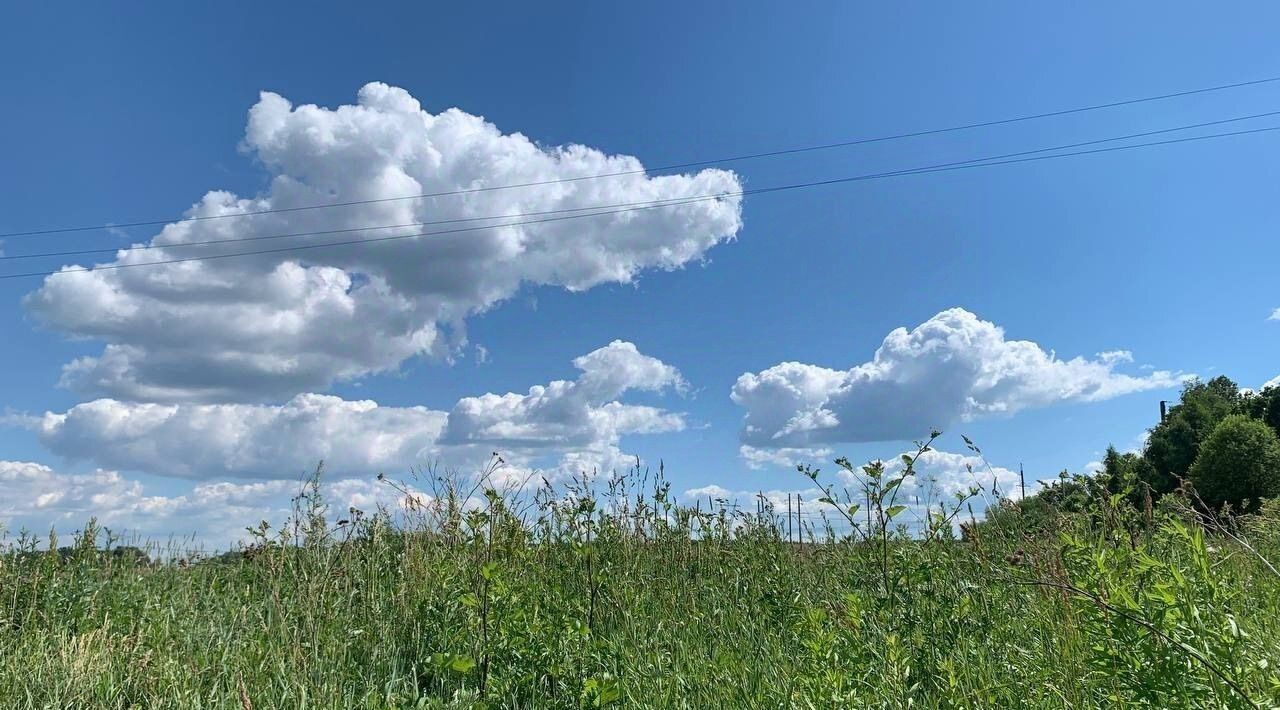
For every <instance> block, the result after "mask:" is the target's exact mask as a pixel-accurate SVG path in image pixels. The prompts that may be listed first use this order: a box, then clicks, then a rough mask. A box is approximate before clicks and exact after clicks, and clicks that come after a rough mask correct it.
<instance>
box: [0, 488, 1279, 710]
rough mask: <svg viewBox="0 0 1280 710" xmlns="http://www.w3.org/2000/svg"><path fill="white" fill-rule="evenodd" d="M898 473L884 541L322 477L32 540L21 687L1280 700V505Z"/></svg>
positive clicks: (4, 567) (497, 698)
mask: <svg viewBox="0 0 1280 710" xmlns="http://www.w3.org/2000/svg"><path fill="white" fill-rule="evenodd" d="M882 475H883V474H882ZM888 483H892V481H887V482H880V483H877V482H874V481H872V484H873V489H872V493H871V494H868V495H865V497H864V500H865V501H866V503H865V504H866V505H868V507H871V508H873V509H874V510H875V514H874V515H873V516H871V521H872V524H871V528H870V529H866V528H864V529H862V530H861V531H860V533H859V534H856V535H854V536H853V537H852V538H851V539H844V540H838V541H834V542H831V541H826V542H824V541H823V539H824V538H825V537H826V532H827V531H825V530H824V531H821V534H818V533H815V534H814V536H813V537H814V538H815V542H813V543H810V542H809V540H810V537H809V535H808V534H806V537H805V540H806V543H805V544H798V543H789V542H787V541H786V540H785V539H784V537H783V534H781V533H779V529H780V528H785V526H784V525H781V524H780V521H779V520H778V519H777V518H775V517H774V516H772V514H771V513H770V512H769V511H767V510H766V511H764V512H763V513H762V514H758V515H757V514H755V513H751V514H740V513H734V512H732V511H729V510H716V511H712V512H707V511H706V510H705V508H704V509H702V510H697V509H690V508H686V507H681V506H678V505H675V504H674V503H673V502H672V501H671V500H670V499H669V497H668V495H667V492H666V491H667V488H666V486H665V485H663V484H661V483H659V484H658V485H657V486H646V487H645V490H642V491H637V490H631V489H627V488H626V486H627V485H635V481H632V483H631V484H628V483H627V482H625V481H624V482H621V483H618V484H615V486H614V487H613V488H612V489H611V490H610V491H605V492H601V493H599V494H592V493H591V492H590V491H589V490H587V489H585V488H583V487H579V488H577V489H576V491H575V492H574V493H572V494H570V495H563V494H562V495H561V496H559V497H557V498H555V499H552V498H551V496H550V495H549V493H548V492H547V491H542V492H540V493H539V494H538V495H537V496H536V497H529V498H527V499H525V498H523V497H510V496H508V497H505V498H504V497H503V496H502V495H499V494H497V493H494V492H491V493H489V494H488V495H483V496H479V497H478V499H477V500H478V502H475V504H473V505H464V504H463V501H462V498H463V497H464V496H460V495H458V494H456V493H450V490H452V489H445V490H443V491H437V492H438V493H439V494H440V495H439V496H438V497H436V498H434V499H433V500H432V501H431V502H430V503H427V504H424V505H423V506H421V507H418V508H416V509H414V510H410V511H409V512H408V514H407V515H403V516H399V517H398V518H397V524H396V525H394V526H393V525H390V524H389V522H388V519H387V518H386V517H385V516H380V515H371V516H369V517H359V516H358V517H357V518H356V519H354V520H351V521H349V522H346V523H344V524H342V525H336V524H333V523H331V522H326V511H325V510H324V507H323V503H322V501H321V500H320V499H319V495H320V488H318V487H315V486H312V487H309V488H308V491H307V494H306V495H305V496H303V497H302V498H301V499H300V501H299V510H298V516H297V519H296V520H295V521H294V523H295V524H294V525H291V526H287V527H286V530H285V532H283V533H276V532H275V531H274V530H264V531H260V534H259V535H258V542H257V543H256V544H255V545H254V546H253V547H252V548H250V549H249V550H248V552H247V553H246V554H244V555H241V556H233V557H227V558H223V559H220V560H205V561H197V562H183V563H179V562H170V563H166V564H159V565H148V564H145V563H143V564H139V563H138V561H137V560H134V559H131V558H129V557H127V556H112V555H109V554H104V553H103V552H102V549H101V537H100V536H99V535H98V534H97V532H96V531H94V530H93V529H90V531H89V532H88V533H87V534H86V535H85V536H84V537H82V538H81V540H80V541H79V542H78V544H77V545H76V546H75V549H74V550H73V551H71V552H70V554H63V555H59V554H57V553H56V551H55V552H46V551H41V550H38V549H35V545H34V543H33V542H31V541H19V542H18V543H17V544H16V545H15V549H14V550H12V551H11V552H10V553H9V554H8V555H6V556H4V557H3V558H0V698H3V705H4V707H6V708H234V709H237V710H244V709H245V708H256V709H258V710H262V709H263V708H411V707H428V708H440V707H458V708H463V707H522V708H554V707H584V706H585V707H599V706H606V705H612V706H616V707H664V708H665V707H671V708H679V707H690V708H729V707H735V708H736V707H744V708H747V707H752V708H754V707H760V708H780V707H801V708H805V707H812V708H833V707H892V708H900V707H922V708H970V707H1002V708H1005V707H1049V708H1061V707H1085V708H1088V707H1158V708H1176V707H1197V708H1199V707H1232V708H1234V707H1254V706H1256V707H1272V706H1275V705H1277V704H1280V675H1278V671H1280V668H1278V666H1280V575H1278V574H1277V573H1276V572H1275V570H1274V569H1272V568H1271V567H1270V563H1269V562H1268V560H1275V559H1276V557H1277V553H1280V535H1278V534H1277V529H1278V528H1280V514H1277V510H1278V508H1277V507H1275V506H1269V507H1264V508H1263V510H1262V512H1261V513H1259V514H1258V515H1256V516H1253V517H1251V518H1248V519H1242V520H1239V521H1232V522H1231V523H1229V524H1222V525H1215V526H1213V529H1212V530H1210V531H1206V530H1205V529H1204V528H1203V526H1202V525H1201V523H1199V522H1196V521H1195V519H1193V518H1192V517H1191V516H1190V515H1189V514H1188V512H1187V511H1186V510H1179V509H1178V506H1176V505H1161V506H1158V507H1157V508H1156V509H1155V510H1143V509H1141V506H1139V507H1136V508H1135V507H1130V506H1129V504H1128V503H1126V502H1125V501H1124V500H1123V497H1120V496H1114V497H1111V498H1107V497H1105V496H1102V497H1099V498H1098V499H1097V500H1095V501H1094V505H1093V507H1092V508H1091V509H1090V511H1089V512H1087V513H1074V514H1070V515H1068V514H1064V513H1057V512H1054V511H1053V510H1048V511H1046V510H1044V509H1038V510H1037V514H1036V517H1035V520H1034V525H1032V524H1031V523H1029V522H1028V516H1026V515H1023V514H1022V513H1021V512H1020V510H1019V508H1018V507H1017V506H1014V505H1012V504H1009V503H1003V504H999V505H1001V506H1002V507H1001V512H1000V513H999V514H998V515H995V516H993V519H992V520H991V521H990V522H988V523H985V524H983V525H980V526H977V527H976V528H971V529H970V530H969V531H968V534H967V535H966V536H965V539H958V538H956V537H955V536H953V535H952V534H951V530H952V525H951V524H950V523H949V522H948V523H947V524H945V525H937V526H934V527H933V529H932V531H926V532H925V533H924V534H923V535H921V534H920V531H917V534H916V535H913V536H907V535H905V534H903V533H902V532H894V531H893V530H892V527H893V525H892V523H893V521H892V519H891V518H892V516H891V515H886V513H887V511H889V510H890V509H892V508H893V506H892V505H891V500H890V498H891V497H892V496H891V494H890V493H889V492H888V491H885V489H886V488H890V486H888V485H887V484H888ZM876 491H881V492H884V493H885V495H883V496H879V497H880V498H883V500H877V496H878V493H876ZM623 501H625V503H624V502H623ZM704 505H705V504H704ZM960 507H961V506H956V505H953V506H952V510H955V509H958V508H960ZM945 510H946V509H944V514H945ZM846 512H848V511H847V509H846ZM863 512H865V511H863ZM837 517H838V516H837ZM330 518H331V516H330ZM837 531H838V529H837ZM837 531H832V534H834V532H837ZM837 537H838V536H837ZM47 546H48V543H47V542H45V543H43V544H42V545H41V547H42V548H43V547H47Z"/></svg>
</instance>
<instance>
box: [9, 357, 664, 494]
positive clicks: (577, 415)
mask: <svg viewBox="0 0 1280 710" xmlns="http://www.w3.org/2000/svg"><path fill="white" fill-rule="evenodd" d="M573 364H574V366H575V367H577V368H578V369H579V370H580V371H581V374H580V375H579V376H578V378H577V379H575V380H555V381H553V382H551V383H549V384H546V385H537V386H534V387H531V388H530V389H529V391H528V392H527V393H524V394H518V393H507V394H485V395H482V396H479V397H466V398H463V399H461V400H459V401H458V402H457V403H456V404H455V405H454V406H453V408H452V409H451V410H450V411H448V412H445V411H438V410H432V409H428V408H426V407H389V406H382V405H379V404H378V403H376V402H373V401H369V400H361V401H350V400H344V399H342V398H339V397H335V396H330V395H320V394H302V395H298V396H296V397H294V398H293V399H291V400H289V401H288V402H286V403H285V404H283V405H264V404H191V403H176V404H156V403H136V402H126V401H120V400H115V399H98V400H94V401H91V402H86V403H83V404H79V405H76V406H75V407H72V408H71V409H69V410H67V411H66V412H63V413H54V412H48V413H46V414H44V415H43V416H26V415H15V416H11V417H9V418H8V421H9V423H10V424H16V425H20V426H25V427H27V428H30V429H33V430H35V431H36V432H37V433H38V434H39V436H40V439H41V441H42V443H44V444H45V446H47V447H48V448H49V449H50V450H51V451H53V452H55V453H57V454H59V455H62V456H64V457H67V458H69V459H73V460H87V461H92V462H94V463H95V464H96V465H98V466H102V467H104V468H109V469H117V470H125V471H143V472H146V473H150V474H153V475H159V476H171V477H181V478H192V479H200V480H209V479H215V478H223V477H239V478H286V479H296V478H297V477H298V475H299V474H300V473H302V472H305V471H307V470H309V469H311V468H314V466H315V465H316V463H317V462H318V461H320V460H321V459H323V460H324V461H325V466H326V468H327V469H328V470H329V471H330V473H331V474H332V475H335V476H367V475H370V474H375V473H380V472H386V473H399V472H403V471H405V470H407V469H408V468H409V467H411V466H413V465H414V464H420V463H424V462H427V461H435V462H439V463H443V464H445V465H447V466H449V467H451V468H458V469H461V470H463V471H464V472H471V471H474V470H475V469H477V468H479V467H481V466H483V464H484V463H485V462H486V461H487V460H488V458H489V456H490V454H491V452H494V451H497V452H499V453H501V454H502V455H503V457H504V459H506V461H507V463H508V464H510V466H511V469H512V472H513V475H514V472H520V471H523V472H526V473H527V472H529V471H532V470H533V469H534V468H546V469H547V471H548V475H549V476H556V475H559V474H561V473H581V472H590V471H593V470H596V471H610V470H613V469H619V468H625V467H627V466H628V465H629V464H630V463H632V462H633V461H634V459H633V458H632V457H629V456H628V455H627V454H625V453H624V452H622V450H621V449H620V443H621V438H622V437H623V436H626V435H631V434H652V433H660V432H670V431H679V430H681V429H683V428H684V427H685V421H684V418H683V416H682V415H680V414H679V413H675V412H670V411H667V410H665V409H661V408H659V407H654V406H650V405H640V404H628V403H624V402H622V401H621V399H622V398H623V396H624V395H626V394H627V393H628V392H634V391H650V392H659V391H663V390H672V391H678V392H679V391H683V390H684V388H685V386H686V385H685V383H684V380H683V379H682V378H681V376H680V373H679V372H678V371H677V370H676V368H674V367H672V366H671V365H668V364H666V363H664V362H662V361H661V360H658V359H657V358H654V357H650V356H648V355H645V354H643V353H641V352H640V351H639V350H637V349H636V346H635V345H633V344H631V343H628V342H624V341H620V340H619V341H614V342H612V343H610V344H609V345H606V346H605V347H602V348H599V349H597V350H594V351H592V352H590V353H588V354H586V355H583V356H582V357H579V358H576V359H575V360H574V361H573Z"/></svg>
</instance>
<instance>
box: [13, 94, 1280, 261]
mask: <svg viewBox="0 0 1280 710" xmlns="http://www.w3.org/2000/svg"><path fill="white" fill-rule="evenodd" d="M1270 116H1280V111H1268V112H1266V113H1257V114H1251V115H1248V116H1237V117H1234V118H1224V119H1220V120H1217V121H1207V122H1204V123H1193V124H1188V125H1184V126H1175V127H1172V128H1162V129H1159V130H1154V131H1144V132H1141V133H1130V134H1128V135H1123V136H1115V137H1111V138H1098V139H1095V140H1089V141H1082V142H1079V143H1067V144H1064V145H1057V146H1050V147H1048V148H1035V149H1033V150H1024V151H1018V152H1015V153H1005V154H1002V155H993V156H984V157H979V158H970V159H967V160H958V161H953V162H948V163H938V164H935V165H927V166H921V167H917V168H907V169H904V170H895V171H890V172H884V173H872V174H870V175H865V176H861V177H865V178H871V177H892V176H895V175H905V174H911V173H913V172H915V171H919V170H934V169H938V168H947V167H953V166H960V165H969V164H973V163H984V162H988V161H994V160H1003V159H1006V158H1015V157H1019V156H1024V155H1035V154H1038V153H1048V152H1053V151H1058V150H1069V149H1071V148H1080V147H1083V146H1088V145H1098V144H1100V143H1114V142H1116V141H1123V140H1132V139H1134V138H1145V137H1148V136H1154V135H1162V134H1166V133H1174V132H1177V131H1187V130H1193V129H1196V128H1205V127H1208V126H1217V125H1222V124H1225V123H1236V122H1240V121H1248V120H1252V119H1257V118H1267V117H1270ZM768 189H770V188H758V189H755V190H742V191H740V192H735V193H717V194H715V195H694V196H688V197H675V198H667V199H663V200H644V201H639V202H620V203H613V204H606V205H591V206H587V207H566V208H560V209H554V210H541V211H536V212H523V213H521V214H516V215H495V216H489V217H456V218H452V219H441V220H433V221H426V222H409V223H406V224H389V225H381V226H364V227H344V228H341V229H326V230H317V231H307V232H289V233H285V234H267V235H259V236H251V237H233V238H230V239H211V240H206V241H199V242H181V243H177V244H156V243H151V244H140V245H135V246H130V247H106V248H98V249H71V250H65V251H51V252H39V253H34V254H5V255H0V261H16V260H22V259H38V258H45V257H54V256H82V255H86V254H108V253H121V252H133V251H145V250H149V249H176V248H181V247H197V246H212V245H221V244H235V243H241V242H257V241H266V240H274V239H289V238H293V237H310V236H322V235H326V234H346V233H351V232H365V231H375V230H383V229H409V228H414V227H427V226H434V225H440V224H456V223H460V222H477V221H493V220H499V219H515V218H520V217H536V216H543V215H550V214H566V213H573V212H590V211H593V210H609V209H613V208H622V207H637V206H639V207H650V206H667V205H668V203H669V204H671V205H679V204H685V203H686V202H687V201H688V200H695V201H699V200H703V199H708V198H713V197H734V196H747V195H752V194H756V193H758V192H761V191H765V190H768ZM493 226H494V227H497V226H504V225H493Z"/></svg>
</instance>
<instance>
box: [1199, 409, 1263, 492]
mask: <svg viewBox="0 0 1280 710" xmlns="http://www.w3.org/2000/svg"><path fill="white" fill-rule="evenodd" d="M1189 473H1190V478H1191V482H1192V483H1193V484H1195V487H1196V491H1197V492H1199V494H1200V496H1201V497H1202V498H1204V500H1205V502H1206V503H1209V504H1210V505H1213V506H1219V505H1222V504H1224V503H1231V504H1233V505H1238V504H1240V503H1241V502H1243V501H1245V500H1251V501H1257V500H1258V499H1259V498H1270V497H1273V496H1276V495H1280V439H1277V438H1276V434H1275V432H1273V431H1271V428H1270V427H1268V426H1267V425H1266V424H1264V423H1262V422H1260V421H1257V420H1256V419H1250V418H1248V417H1246V416H1242V415H1232V416H1229V417H1227V418H1226V419H1223V420H1222V422H1220V423H1219V424H1218V426H1216V427H1214V429H1213V432H1212V433H1210V434H1209V437H1208V438H1207V439H1205V442H1204V444H1202V445H1201V447H1200V453H1199V454H1198V455H1197V456H1196V460H1195V463H1194V464H1192V466H1191V471H1190V472H1189Z"/></svg>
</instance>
